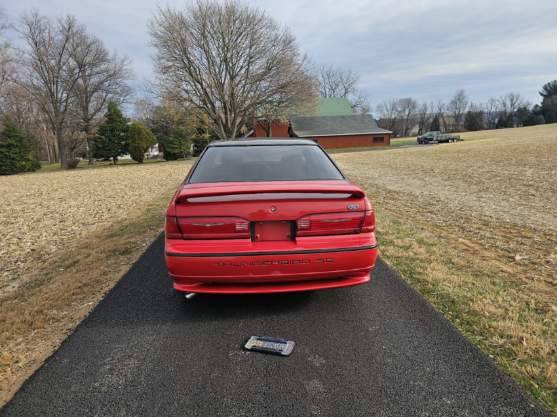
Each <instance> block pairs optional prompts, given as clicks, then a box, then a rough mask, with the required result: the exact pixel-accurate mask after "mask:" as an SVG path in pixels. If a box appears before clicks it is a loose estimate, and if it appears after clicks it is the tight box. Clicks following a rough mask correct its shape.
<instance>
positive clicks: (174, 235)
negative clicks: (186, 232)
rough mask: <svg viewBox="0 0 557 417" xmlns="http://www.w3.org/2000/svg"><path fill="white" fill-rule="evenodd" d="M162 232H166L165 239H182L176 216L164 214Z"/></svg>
mask: <svg viewBox="0 0 557 417" xmlns="http://www.w3.org/2000/svg"><path fill="white" fill-rule="evenodd" d="M164 233H165V234H166V238H167V239H182V234H181V233H180V229H179V228H178V220H177V218H176V216H166V223H165V225H164Z"/></svg>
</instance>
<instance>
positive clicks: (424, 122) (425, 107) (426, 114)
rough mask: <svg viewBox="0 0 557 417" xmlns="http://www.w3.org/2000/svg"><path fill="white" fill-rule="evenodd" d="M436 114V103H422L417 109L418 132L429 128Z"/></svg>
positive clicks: (420, 132)
mask: <svg viewBox="0 0 557 417" xmlns="http://www.w3.org/2000/svg"><path fill="white" fill-rule="evenodd" d="M434 116H435V105H434V104H433V103H429V104H428V103H422V104H420V105H419V107H418V110H417V119H418V134H419V135H421V134H422V133H424V132H426V131H428V130H429V127H430V125H431V122H432V120H433V118H434Z"/></svg>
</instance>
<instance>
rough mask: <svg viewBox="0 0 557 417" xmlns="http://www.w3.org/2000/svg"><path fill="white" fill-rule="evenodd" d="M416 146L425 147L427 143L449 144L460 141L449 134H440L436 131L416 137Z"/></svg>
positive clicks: (456, 136) (455, 136)
mask: <svg viewBox="0 0 557 417" xmlns="http://www.w3.org/2000/svg"><path fill="white" fill-rule="evenodd" d="M417 139H418V144H420V145H427V144H428V143H449V142H458V141H461V140H462V139H461V138H460V136H458V135H452V134H450V133H441V132H440V131H438V130H434V131H431V132H426V133H424V134H423V135H420V136H418V138H417Z"/></svg>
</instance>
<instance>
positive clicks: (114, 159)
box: [112, 156, 118, 165]
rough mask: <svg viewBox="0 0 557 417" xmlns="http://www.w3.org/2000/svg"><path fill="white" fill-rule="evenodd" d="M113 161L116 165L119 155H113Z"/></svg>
mask: <svg viewBox="0 0 557 417" xmlns="http://www.w3.org/2000/svg"><path fill="white" fill-rule="evenodd" d="M112 163H113V164H114V165H116V164H117V163H118V157H117V156H113V157H112Z"/></svg>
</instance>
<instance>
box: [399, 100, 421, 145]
mask: <svg viewBox="0 0 557 417" xmlns="http://www.w3.org/2000/svg"><path fill="white" fill-rule="evenodd" d="M417 109H418V103H417V102H416V100H414V99H413V98H411V97H406V98H401V99H399V100H398V110H399V118H400V121H401V125H402V126H401V135H402V136H408V135H409V134H410V130H411V128H412V126H413V125H414V124H415V123H416V111H417Z"/></svg>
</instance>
